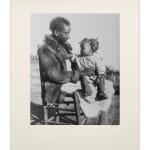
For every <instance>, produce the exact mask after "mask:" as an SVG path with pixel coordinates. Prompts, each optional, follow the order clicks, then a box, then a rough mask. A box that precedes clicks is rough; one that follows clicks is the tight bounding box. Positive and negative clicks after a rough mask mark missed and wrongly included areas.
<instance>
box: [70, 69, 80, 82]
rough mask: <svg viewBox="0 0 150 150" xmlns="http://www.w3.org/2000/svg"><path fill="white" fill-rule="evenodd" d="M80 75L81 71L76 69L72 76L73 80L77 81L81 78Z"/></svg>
mask: <svg viewBox="0 0 150 150" xmlns="http://www.w3.org/2000/svg"><path fill="white" fill-rule="evenodd" d="M79 76H80V74H79V71H77V70H75V71H74V74H73V76H72V78H71V82H73V83H77V81H78V80H79Z"/></svg>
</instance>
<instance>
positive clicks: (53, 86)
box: [38, 17, 90, 102]
mask: <svg viewBox="0 0 150 150" xmlns="http://www.w3.org/2000/svg"><path fill="white" fill-rule="evenodd" d="M49 29H50V31H51V34H50V35H46V36H45V39H44V43H43V45H42V46H41V47H39V49H38V56H39V61H40V67H41V69H42V71H43V72H44V73H45V76H46V79H45V81H46V89H45V90H46V94H45V95H46V96H45V101H49V102H60V101H63V98H64V96H63V94H62V92H61V86H62V85H63V84H65V83H68V82H73V83H76V82H77V81H78V80H79V72H78V71H77V70H75V71H67V66H66V58H67V55H68V53H70V50H71V46H70V44H68V43H67V41H68V39H69V38H70V31H71V24H70V22H69V21H68V20H67V19H65V18H63V17H56V18H54V19H53V20H52V21H51V22H50V26H49ZM84 73H85V74H90V71H88V70H85V72H84Z"/></svg>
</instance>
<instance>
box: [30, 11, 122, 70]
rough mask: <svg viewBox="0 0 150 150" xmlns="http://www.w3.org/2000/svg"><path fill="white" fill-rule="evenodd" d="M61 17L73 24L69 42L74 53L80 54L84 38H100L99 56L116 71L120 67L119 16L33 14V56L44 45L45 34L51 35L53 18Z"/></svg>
mask: <svg viewBox="0 0 150 150" xmlns="http://www.w3.org/2000/svg"><path fill="white" fill-rule="evenodd" d="M57 16H61V17H65V18H67V19H68V20H69V21H70V23H71V33H70V36H71V39H70V40H69V42H70V43H71V45H72V47H73V52H74V53H79V50H80V47H79V41H81V40H82V39H83V38H85V37H88V38H96V37H98V40H99V43H100V48H99V55H100V57H103V58H104V61H105V63H106V65H110V66H112V67H113V68H114V69H118V70H119V67H120V58H119V52H120V44H119V42H120V40H119V38H120V32H119V31H120V21H119V14H32V15H31V54H32V55H36V53H37V45H38V44H39V45H40V44H42V42H43V39H44V36H45V34H50V33H51V32H50V30H49V23H50V21H51V20H52V18H54V17H57Z"/></svg>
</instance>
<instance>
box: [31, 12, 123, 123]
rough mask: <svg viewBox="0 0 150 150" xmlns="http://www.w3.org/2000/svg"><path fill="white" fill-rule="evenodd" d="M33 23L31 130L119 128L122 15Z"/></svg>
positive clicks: (51, 17) (35, 19)
mask: <svg viewBox="0 0 150 150" xmlns="http://www.w3.org/2000/svg"><path fill="white" fill-rule="evenodd" d="M30 19H31V23H30V27H31V28H30V32H31V33H30V35H31V51H30V124H31V125H120V15H119V14H113V13H112V14H100V13H99V14H90V13H89V14H32V15H31V17H30Z"/></svg>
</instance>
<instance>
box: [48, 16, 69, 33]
mask: <svg viewBox="0 0 150 150" xmlns="http://www.w3.org/2000/svg"><path fill="white" fill-rule="evenodd" d="M64 24H65V25H68V26H69V25H70V22H69V21H68V20H67V19H66V18H64V17H56V18H54V19H53V20H52V21H51V22H50V26H49V29H50V30H51V31H52V32H54V31H55V30H56V31H61V30H62V29H63V25H64Z"/></svg>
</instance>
